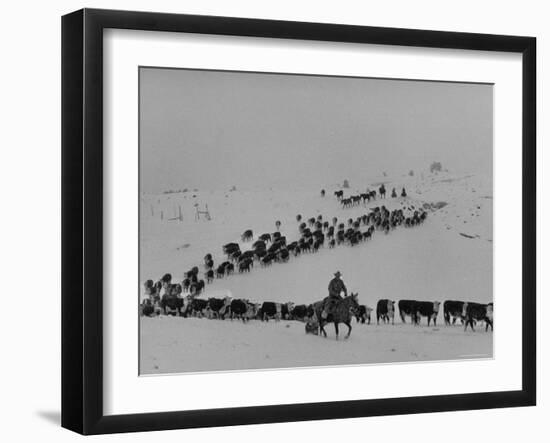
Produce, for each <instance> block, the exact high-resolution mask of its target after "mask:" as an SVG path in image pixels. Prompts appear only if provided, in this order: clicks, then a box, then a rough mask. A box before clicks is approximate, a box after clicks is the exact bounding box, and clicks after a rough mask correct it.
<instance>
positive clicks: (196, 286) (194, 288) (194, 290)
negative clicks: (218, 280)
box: [189, 280, 204, 295]
mask: <svg viewBox="0 0 550 443" xmlns="http://www.w3.org/2000/svg"><path fill="white" fill-rule="evenodd" d="M203 289H204V280H199V281H197V282H194V283H191V286H189V293H191V294H193V295H198V294H200V293H201V292H202V290H203Z"/></svg>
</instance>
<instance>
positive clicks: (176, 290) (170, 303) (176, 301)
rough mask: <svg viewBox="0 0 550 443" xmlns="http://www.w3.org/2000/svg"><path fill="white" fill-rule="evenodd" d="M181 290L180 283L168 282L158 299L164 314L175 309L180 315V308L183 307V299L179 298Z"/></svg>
mask: <svg viewBox="0 0 550 443" xmlns="http://www.w3.org/2000/svg"><path fill="white" fill-rule="evenodd" d="M181 292H182V286H181V285H180V284H168V286H167V288H166V291H165V293H164V295H163V296H162V298H161V300H160V306H161V308H162V310H163V312H164V314H165V315H166V314H168V309H169V310H170V312H172V311H176V312H177V313H178V315H181V308H183V299H182V298H180V294H181Z"/></svg>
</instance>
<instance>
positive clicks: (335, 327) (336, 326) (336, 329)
mask: <svg viewBox="0 0 550 443" xmlns="http://www.w3.org/2000/svg"><path fill="white" fill-rule="evenodd" d="M334 330H335V331H336V340H338V322H337V321H336V320H335V321H334Z"/></svg>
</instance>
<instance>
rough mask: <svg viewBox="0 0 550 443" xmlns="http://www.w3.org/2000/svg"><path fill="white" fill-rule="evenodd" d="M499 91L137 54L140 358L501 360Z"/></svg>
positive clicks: (235, 362) (149, 361)
mask: <svg viewBox="0 0 550 443" xmlns="http://www.w3.org/2000/svg"><path fill="white" fill-rule="evenodd" d="M493 88H494V85H493V84H490V83H466V82H464V83H462V82H446V81H422V80H414V79H411V80H409V79H394V78H365V77H345V76H326V75H324V76H323V75H303V74H293V73H269V72H244V71H220V70H201V69H179V68H178V69H175V68H169V67H158V66H151V67H148V66H140V67H139V93H138V95H139V98H138V99H139V190H136V192H139V280H140V281H139V282H137V283H136V285H137V286H139V302H138V303H139V372H140V375H152V374H173V373H191V372H213V371H234V370H258V369H283V368H308V367H322V366H324V367H326V366H339V365H364V364H389V363H401V362H426V361H448V360H472V359H491V358H493V340H494V338H493V337H494V334H495V333H496V330H495V331H493V326H494V302H495V300H494V294H493V101H494V97H493V93H494V91H493Z"/></svg>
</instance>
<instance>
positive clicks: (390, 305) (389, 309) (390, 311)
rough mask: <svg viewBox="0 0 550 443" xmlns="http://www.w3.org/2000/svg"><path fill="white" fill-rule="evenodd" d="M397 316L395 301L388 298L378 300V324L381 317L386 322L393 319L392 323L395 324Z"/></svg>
mask: <svg viewBox="0 0 550 443" xmlns="http://www.w3.org/2000/svg"><path fill="white" fill-rule="evenodd" d="M394 316H395V301H393V300H388V299H387V298H384V299H381V300H378V303H377V304H376V324H379V322H380V319H382V321H383V322H384V323H389V321H390V319H391V324H392V325H393V324H394Z"/></svg>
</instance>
